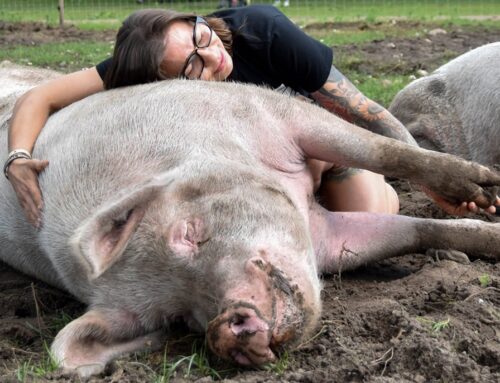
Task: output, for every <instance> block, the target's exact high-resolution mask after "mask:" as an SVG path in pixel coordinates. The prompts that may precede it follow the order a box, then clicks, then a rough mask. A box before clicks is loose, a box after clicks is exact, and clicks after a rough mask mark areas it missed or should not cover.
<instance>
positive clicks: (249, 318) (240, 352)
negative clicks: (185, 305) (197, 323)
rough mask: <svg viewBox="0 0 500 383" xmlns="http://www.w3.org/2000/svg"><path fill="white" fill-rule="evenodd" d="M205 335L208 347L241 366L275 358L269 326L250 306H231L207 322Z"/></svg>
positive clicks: (261, 362) (258, 363)
mask: <svg viewBox="0 0 500 383" xmlns="http://www.w3.org/2000/svg"><path fill="white" fill-rule="evenodd" d="M207 335H208V344H209V346H210V348H211V349H212V350H213V351H214V352H215V353H216V354H217V355H219V356H220V357H222V358H224V359H231V360H234V361H235V362H236V363H239V364H241V365H244V366H251V365H261V364H264V363H268V362H272V361H274V360H275V356H274V353H273V351H272V350H271V348H270V345H271V341H272V328H271V326H270V324H269V323H268V322H267V321H266V320H265V319H264V318H262V317H261V316H260V313H259V312H258V311H257V310H256V309H254V308H250V307H245V306H243V305H241V306H239V307H231V308H230V309H228V310H227V311H226V312H225V313H223V314H221V315H219V316H218V317H217V318H215V319H214V320H213V321H212V322H210V324H209V326H208V332H207Z"/></svg>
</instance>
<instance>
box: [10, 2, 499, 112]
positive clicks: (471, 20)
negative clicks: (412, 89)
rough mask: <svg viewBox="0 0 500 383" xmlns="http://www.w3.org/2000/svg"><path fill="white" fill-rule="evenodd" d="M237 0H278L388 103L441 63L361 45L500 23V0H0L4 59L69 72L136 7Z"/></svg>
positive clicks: (102, 48) (198, 8)
mask: <svg viewBox="0 0 500 383" xmlns="http://www.w3.org/2000/svg"><path fill="white" fill-rule="evenodd" d="M231 3H233V4H244V3H251V4H273V5H275V6H277V7H279V8H280V9H281V10H282V11H283V12H284V13H285V14H286V15H287V16H289V17H290V18H291V19H292V20H293V21H294V22H295V23H297V25H298V26H299V27H300V28H304V30H305V31H306V32H307V33H308V34H310V35H311V36H313V37H315V38H317V39H318V40H320V41H322V42H323V43H324V44H326V45H328V46H332V47H333V48H334V51H335V52H336V55H335V61H334V64H335V65H336V66H337V67H338V68H339V69H340V70H341V71H343V72H344V73H345V74H346V75H347V76H348V77H349V78H350V79H351V80H353V81H354V82H355V83H356V84H357V85H358V86H359V87H360V89H361V90H362V91H363V92H365V93H366V94H367V95H368V96H370V97H372V98H374V99H376V100H377V101H379V102H381V103H382V104H384V105H387V104H388V102H390V100H391V99H392V98H393V96H394V95H395V93H396V92H397V91H398V90H399V89H401V88H402V87H403V86H404V85H406V84H407V83H408V82H409V81H411V80H412V79H413V78H414V77H415V76H418V75H419V73H420V75H422V74H425V72H418V71H419V70H426V71H428V70H432V69H435V67H433V66H432V65H431V66H430V67H429V66H427V67H425V65H423V64H418V63H415V64H414V65H403V66H401V65H399V64H398V63H397V62H396V63H395V61H394V60H392V59H391V57H388V60H387V63H386V64H384V63H379V65H378V66H377V67H376V68H375V69H373V68H372V69H371V70H367V69H366V65H363V63H364V62H366V55H365V54H364V53H363V49H362V45H363V44H364V45H366V44H370V43H373V42H381V41H386V40H387V41H388V42H387V44H391V42H389V40H391V41H392V40H394V39H398V38H405V39H418V38H422V37H423V36H425V35H426V34H427V33H428V32H429V31H433V30H435V29H443V30H444V31H450V30H452V29H453V30H460V29H462V30H474V29H477V28H481V29H482V30H483V32H484V33H485V34H488V33H489V32H490V31H491V32H492V41H493V40H494V39H495V38H494V35H495V33H493V32H495V31H499V30H500V0H421V1H416V0H288V1H287V0H280V1H277V0H260V1H257V0H198V1H195V0H0V60H10V61H14V62H17V63H20V64H27V65H34V66H41V67H46V68H52V69H56V70H59V71H63V72H70V71H74V70H78V69H81V68H84V67H89V66H93V65H95V64H97V63H99V62H100V61H101V60H103V59H105V58H106V57H109V56H110V55H111V53H112V49H113V39H114V34H115V31H116V30H117V29H118V27H119V25H120V23H121V21H122V20H123V19H124V18H125V17H126V16H127V15H128V14H130V13H131V12H133V11H135V10H137V9H141V8H173V9H176V10H180V11H187V12H193V13H196V14H200V15H205V14H209V13H210V12H213V11H215V10H217V9H219V8H221V7H227V6H231ZM60 6H63V7H62V9H63V11H64V24H63V25H64V27H62V28H61V27H60V16H61V14H60V12H59V7H60ZM30 28H31V29H30ZM16 30H19V31H20V32H22V31H24V35H23V37H22V38H21V37H20V38H17V37H16V34H15V33H14V32H15V31H16ZM21 34H22V33H21ZM51 36H52V37H51ZM356 46H359V47H360V49H359V50H357V49H356ZM346 47H347V48H346ZM344 48H346V49H344ZM464 49H465V48H464ZM441 53H442V55H441V60H440V61H439V62H436V63H435V64H433V65H435V66H437V65H440V64H442V63H444V62H445V61H446V60H449V59H451V58H452V57H454V56H456V55H457V54H459V53H460V52H458V51H457V50H454V49H447V48H446V47H444V51H443V52H441ZM365 64H366V63H365ZM417 72H418V73H417Z"/></svg>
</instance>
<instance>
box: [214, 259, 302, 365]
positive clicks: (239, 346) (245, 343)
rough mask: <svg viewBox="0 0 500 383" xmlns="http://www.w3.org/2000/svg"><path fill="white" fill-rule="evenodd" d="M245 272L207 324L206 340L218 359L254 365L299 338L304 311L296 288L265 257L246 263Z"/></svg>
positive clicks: (261, 362)
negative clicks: (222, 306) (244, 279)
mask: <svg viewBox="0 0 500 383" xmlns="http://www.w3.org/2000/svg"><path fill="white" fill-rule="evenodd" d="M245 273H246V276H247V279H246V281H241V283H240V284H239V285H238V286H237V287H235V288H234V289H232V290H230V291H228V292H227V293H226V302H228V303H229V304H228V306H227V307H226V308H225V309H224V310H223V311H222V313H221V314H220V315H219V316H217V317H216V318H215V319H214V320H212V321H211V322H210V323H209V325H208V329H207V338H208V344H209V346H210V348H211V349H212V350H213V351H214V352H215V353H216V354H217V355H219V356H220V357H222V358H224V359H229V360H233V361H235V362H237V363H239V364H241V365H245V366H250V365H254V366H257V365H261V364H264V363H268V362H272V361H274V360H275V355H274V352H273V350H276V349H277V348H278V347H281V346H283V345H285V344H288V343H290V342H291V341H294V340H295V338H297V337H298V336H299V335H300V333H301V331H302V327H303V326H304V310H303V309H302V307H301V304H298V302H296V300H297V299H296V298H297V297H301V295H300V294H296V292H297V287H292V286H291V285H290V283H289V281H288V280H287V279H286V278H285V276H284V275H283V273H282V272H281V271H279V270H278V269H276V268H275V267H273V266H272V265H271V264H270V263H269V262H267V260H266V257H260V256H259V257H253V258H251V259H250V260H249V261H247V263H246V264H245ZM298 300H299V301H300V299H298Z"/></svg>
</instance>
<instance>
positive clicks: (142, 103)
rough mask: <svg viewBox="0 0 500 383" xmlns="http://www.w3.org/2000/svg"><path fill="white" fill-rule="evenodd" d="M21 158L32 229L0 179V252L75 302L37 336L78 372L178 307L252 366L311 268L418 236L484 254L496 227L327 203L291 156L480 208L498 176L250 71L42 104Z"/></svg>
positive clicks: (296, 313) (291, 329) (309, 327)
mask: <svg viewBox="0 0 500 383" xmlns="http://www.w3.org/2000/svg"><path fill="white" fill-rule="evenodd" d="M4 110H7V111H8V110H9V108H7V107H6V108H4ZM6 113H7V112H6ZM3 121H5V118H4V119H3ZM0 129H1V130H0V158H5V157H6V155H7V153H6V148H7V142H6V140H7V137H6V136H7V134H6V133H7V128H6V123H4V126H2V127H1V128H0ZM34 156H35V157H37V158H43V159H48V160H49V161H50V165H49V167H48V168H47V169H46V170H45V171H44V172H43V173H42V175H41V177H40V184H41V188H42V191H43V195H44V201H45V209H44V214H43V228H42V229H41V230H40V231H36V230H35V229H33V228H32V227H31V226H30V225H29V224H28V222H27V221H26V220H25V218H24V216H23V214H22V212H21V210H20V208H19V206H18V204H17V200H16V196H15V195H14V192H13V190H12V188H11V186H10V184H9V183H8V181H7V180H5V179H3V178H2V179H1V180H0V211H1V216H0V258H1V259H2V260H3V261H5V262H7V263H8V264H10V265H12V266H13V267H15V268H17V269H19V270H21V271H23V272H25V273H27V274H30V275H33V276H36V277H38V278H40V279H42V280H44V281H46V282H48V283H51V284H53V285H55V286H59V287H60V288H62V289H65V290H67V291H69V292H70V293H72V294H73V295H74V296H75V297H77V298H78V299H80V300H81V301H83V302H86V303H87V304H88V305H89V311H87V313H85V314H84V315H83V316H81V317H80V318H78V319H76V320H74V321H72V322H71V323H69V324H68V325H67V326H66V327H65V328H64V329H62V330H61V332H60V333H59V334H58V335H57V337H56V339H55V341H54V343H53V345H52V351H53V353H54V355H55V357H56V358H57V359H58V360H59V362H60V363H61V365H62V367H64V368H66V369H68V370H76V371H77V372H78V373H79V374H80V375H82V376H88V375H92V374H95V373H98V372H100V371H102V370H103V368H104V367H105V365H106V364H107V363H108V362H109V361H110V360H112V359H113V358H115V357H117V356H118V355H120V354H122V353H125V352H131V351H137V350H142V349H145V348H155V347H159V346H161V345H162V339H163V338H162V330H163V329H164V328H165V327H166V325H167V324H168V323H169V322H171V321H172V320H174V319H178V318H183V319H185V320H186V321H187V323H188V324H189V325H190V326H191V327H192V328H193V329H195V330H200V331H206V333H207V338H208V342H209V344H210V347H211V348H212V350H213V351H214V352H215V353H216V354H218V355H220V356H221V357H223V358H227V359H231V360H234V361H235V362H237V363H239V364H242V365H261V364H263V363H266V362H269V361H272V360H273V359H274V358H275V351H276V350H277V349H279V348H282V347H287V346H290V345H292V344H294V343H296V342H300V341H301V340H302V339H304V338H306V337H308V336H310V335H311V333H312V331H313V330H314V329H315V327H316V325H317V323H318V318H319V317H320V312H321V302H320V289H321V284H320V281H319V279H318V274H320V273H324V272H335V271H338V270H347V269H353V268H355V267H357V266H359V265H361V264H365V263H368V262H371V261H375V260H380V259H383V258H387V257H392V256H396V255H399V254H405V253H409V252H415V251H422V250H425V249H426V248H438V249H457V250H460V251H463V252H466V253H470V254H478V255H480V254H484V253H489V254H494V255H495V256H498V255H499V254H500V227H499V225H498V224H493V223H485V222H479V221H474V220H430V219H415V218H409V217H403V216H395V215H381V214H369V213H332V212H328V211H326V210H325V209H323V208H322V207H321V206H319V205H318V204H317V203H316V202H315V199H314V190H313V181H312V177H311V174H310V171H309V168H308V167H307V165H306V159H308V158H315V159H319V160H323V161H328V162H333V163H335V164H339V165H345V166H352V167H359V168H365V169H369V170H371V171H374V172H378V173H383V174H386V175H389V176H392V177H406V178H408V179H409V180H411V181H413V182H415V183H417V184H420V185H422V186H424V187H427V188H429V189H431V190H434V191H436V192H438V193H439V194H441V195H442V196H444V197H446V198H447V199H449V200H458V201H461V200H467V201H475V202H476V203H477V204H478V205H480V206H489V205H490V204H491V203H492V201H494V200H495V197H496V194H497V187H498V186H499V185H500V175H499V174H498V173H495V172H494V171H492V170H490V169H488V168H487V167H484V166H481V165H478V164H474V163H471V162H466V161H465V160H462V159H459V158H457V157H454V156H451V155H447V154H441V153H436V152H430V151H426V150H423V149H419V148H416V147H411V146H408V145H406V144H403V143H401V142H398V141H396V140H392V139H387V138H384V137H382V136H378V135H375V134H372V133H370V132H367V131H366V130H363V129H360V128H357V127H355V126H353V125H350V124H349V123H346V122H344V121H343V120H341V119H339V118H336V117H335V116H333V115H332V114H330V113H328V112H326V111H324V110H322V109H320V108H317V107H315V106H314V105H310V104H307V103H304V102H301V101H297V100H294V99H291V98H288V97H286V96H283V95H280V94H277V93H275V92H273V91H271V90H267V89H262V88H258V87H255V86H245V85H238V84H231V83H210V82H201V81H181V80H179V81H168V82H161V83H156V84H151V85H145V86H137V87H132V88H127V89H121V90H113V91H108V92H103V93H101V94H97V95H95V96H92V97H90V98H88V99H85V100H83V101H81V102H78V103H76V104H74V105H72V106H70V107H68V108H66V109H64V110H62V111H60V112H58V113H57V114H55V115H53V116H52V117H51V118H50V120H49V122H48V123H47V125H46V127H45V128H44V130H43V132H42V135H41V136H40V138H39V140H38V143H37V145H36V149H35V152H34Z"/></svg>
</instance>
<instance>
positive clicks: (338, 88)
mask: <svg viewBox="0 0 500 383" xmlns="http://www.w3.org/2000/svg"><path fill="white" fill-rule="evenodd" d="M311 96H312V97H313V98H314V99H315V100H316V102H317V103H318V104H319V105H321V106H322V107H323V108H325V109H327V110H329V111H330V112H332V113H335V114H336V115H338V116H340V117H342V118H344V119H345V120H347V121H349V122H352V123H353V124H356V125H358V126H361V127H363V128H365V129H368V130H370V131H372V132H374V133H378V134H381V135H383V136H386V137H391V138H395V139H397V140H400V141H404V142H406V143H407V144H410V145H415V146H418V145H417V143H416V141H415V139H414V138H413V137H412V136H411V134H410V133H409V132H408V130H406V128H405V127H404V126H403V124H401V122H399V121H398V120H397V119H396V118H395V117H394V116H393V115H392V114H390V113H389V111H387V109H385V108H383V107H382V106H380V105H379V104H377V103H376V102H374V101H372V100H370V99H369V98H368V97H366V96H364V95H363V94H362V93H361V92H360V91H359V90H358V89H357V88H356V87H355V86H354V85H353V84H352V83H351V82H350V81H349V80H348V79H347V78H346V77H345V76H344V75H343V74H342V73H340V72H339V71H338V70H337V69H336V68H335V67H334V66H332V69H331V70H330V75H329V76H328V79H327V80H326V83H325V84H324V85H323V86H322V87H321V88H320V89H319V90H318V91H316V92H314V93H312V94H311Z"/></svg>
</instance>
